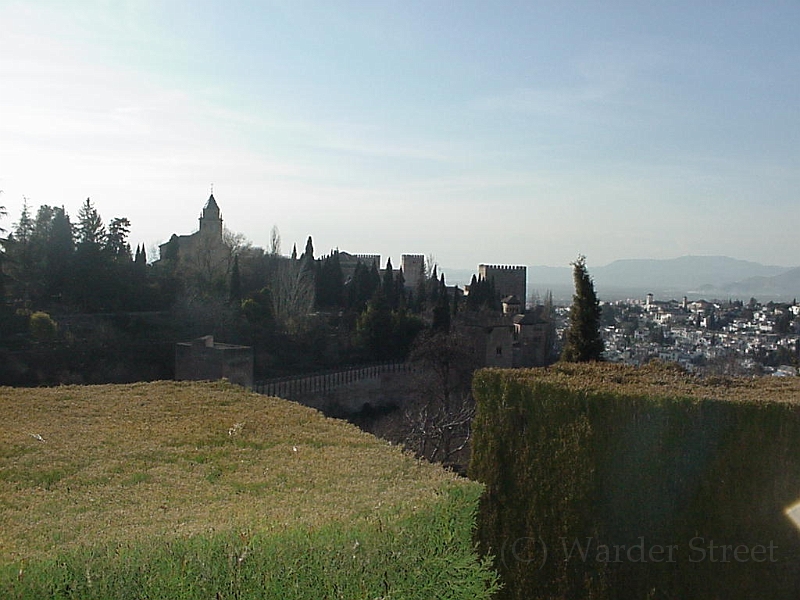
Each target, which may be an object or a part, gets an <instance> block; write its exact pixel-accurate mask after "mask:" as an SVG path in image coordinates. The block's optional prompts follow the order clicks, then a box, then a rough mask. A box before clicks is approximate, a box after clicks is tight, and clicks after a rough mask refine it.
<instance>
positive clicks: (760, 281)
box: [443, 256, 800, 302]
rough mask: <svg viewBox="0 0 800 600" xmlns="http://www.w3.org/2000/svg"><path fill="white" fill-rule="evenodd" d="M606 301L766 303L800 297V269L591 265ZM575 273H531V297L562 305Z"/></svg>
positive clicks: (709, 261)
mask: <svg viewBox="0 0 800 600" xmlns="http://www.w3.org/2000/svg"><path fill="white" fill-rule="evenodd" d="M588 268H589V274H590V275H591V276H592V278H593V279H594V283H595V290H596V291H597V295H598V296H599V297H600V299H601V300H615V299H620V298H631V297H637V298H641V297H644V296H645V295H646V294H648V293H652V294H653V295H654V296H655V297H656V298H657V299H661V300H667V299H671V298H675V299H680V298H681V297H683V296H688V297H689V298H690V299H696V298H705V299H722V300H726V299H728V298H740V299H743V300H748V299H749V298H751V297H755V298H756V299H758V300H760V301H763V302H766V301H769V300H775V301H790V300H792V299H793V298H795V297H800V267H795V268H790V267H779V266H774V265H762V264H760V263H756V262H751V261H746V260H737V259H734V258H730V257H727V256H681V257H679V258H673V259H663V260H657V259H625V260H617V261H614V262H612V263H610V264H608V265H605V266H602V267H592V266H591V265H589V267H588ZM443 271H444V272H445V273H446V276H447V278H448V283H451V284H452V283H457V284H461V285H463V283H468V282H469V279H470V277H471V275H472V273H471V272H468V271H466V270H463V269H453V270H452V271H449V272H448V270H447V269H443ZM572 285H573V284H572V268H571V267H546V266H529V267H528V291H529V293H533V292H537V293H539V294H540V295H541V294H543V293H544V292H546V291H547V290H550V291H552V292H553V295H554V297H555V298H556V300H557V301H559V300H560V301H564V300H568V299H569V298H570V297H571V294H572V291H571V290H572Z"/></svg>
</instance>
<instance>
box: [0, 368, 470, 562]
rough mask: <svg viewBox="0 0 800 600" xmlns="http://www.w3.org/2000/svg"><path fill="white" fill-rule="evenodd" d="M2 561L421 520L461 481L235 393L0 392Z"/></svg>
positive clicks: (224, 387)
mask: <svg viewBox="0 0 800 600" xmlns="http://www.w3.org/2000/svg"><path fill="white" fill-rule="evenodd" d="M0 414H2V427H0V557H1V558H0V561H2V562H5V563H20V562H21V561H29V560H33V561H35V560H37V559H39V558H42V557H45V556H48V555H52V553H53V552H58V553H62V552H70V551H71V550H73V549H78V548H80V547H84V548H85V547H93V546H106V547H108V546H113V545H116V544H119V545H123V544H136V543H137V542H138V541H144V540H147V541H152V540H154V539H156V540H157V539H162V538H163V539H171V538H172V539H174V538H181V537H189V536H192V535H196V534H203V533H213V532H223V531H236V532H241V534H242V535H247V533H248V532H255V531H258V532H270V531H281V530H284V529H286V528H288V527H298V526H299V527H307V528H309V529H313V528H315V527H317V526H319V525H321V524H324V523H330V522H336V521H342V522H343V521H348V522H349V523H353V522H355V523H358V522H359V521H365V522H372V523H374V522H376V521H380V520H381V519H391V517H392V515H398V514H409V513H413V512H414V511H415V510H416V509H417V507H424V506H425V505H426V503H427V502H429V501H431V500H432V499H435V498H436V497H437V496H438V495H440V494H442V492H443V491H444V490H446V489H449V488H451V487H452V486H470V485H476V484H472V483H469V482H466V481H463V480H461V481H458V479H457V477H456V476H455V475H453V474H451V473H448V472H446V471H444V470H442V469H441V468H439V467H438V466H434V465H431V464H427V463H423V462H420V461H418V460H416V459H414V458H413V457H412V456H410V455H408V454H405V453H403V452H402V451H401V449H399V448H397V447H393V446H390V445H389V444H388V443H387V442H384V441H382V440H379V439H377V438H375V437H373V436H371V435H368V434H366V433H363V432H362V431H360V430H359V429H357V428H356V427H355V426H352V425H349V424H347V423H345V422H343V421H338V420H333V419H328V418H325V417H324V416H322V415H321V414H320V413H317V412H315V411H313V410H311V409H308V408H305V407H302V406H300V405H297V404H294V403H291V402H287V401H283V400H279V399H276V398H269V397H265V396H260V395H257V394H254V393H250V392H247V391H245V390H243V389H242V388H238V387H236V386H233V385H230V384H226V383H222V382H220V383H188V382H157V383H142V384H133V385H123V386H88V387H81V386H74V387H73V386H69V387H58V388H37V389H11V388H0Z"/></svg>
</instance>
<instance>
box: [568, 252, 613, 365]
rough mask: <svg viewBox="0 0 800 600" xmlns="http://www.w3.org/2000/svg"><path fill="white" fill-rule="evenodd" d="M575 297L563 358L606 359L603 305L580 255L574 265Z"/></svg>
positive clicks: (583, 360) (578, 359)
mask: <svg viewBox="0 0 800 600" xmlns="http://www.w3.org/2000/svg"><path fill="white" fill-rule="evenodd" d="M572 267H573V271H572V276H573V279H574V281H575V295H574V296H573V297H572V308H571V309H570V312H569V328H568V329H567V340H566V344H565V345H564V352H563V353H562V355H561V357H562V359H563V360H565V361H569V362H589V361H598V360H602V354H603V350H604V344H603V338H602V337H601V336H600V313H601V309H600V303H599V302H598V300H597V296H596V294H595V291H594V282H593V281H592V278H591V277H590V276H589V273H588V271H587V270H586V257H585V256H582V255H579V256H578V259H577V260H576V261H575V262H574V263H572Z"/></svg>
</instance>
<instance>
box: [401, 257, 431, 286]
mask: <svg viewBox="0 0 800 600" xmlns="http://www.w3.org/2000/svg"><path fill="white" fill-rule="evenodd" d="M400 268H401V269H403V280H404V281H405V283H406V287H407V288H410V289H412V290H415V289H417V286H418V285H419V282H420V281H421V280H422V279H423V278H424V277H425V257H424V256H423V255H422V254H403V256H402V257H401V262H400Z"/></svg>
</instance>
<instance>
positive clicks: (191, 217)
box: [0, 0, 800, 269]
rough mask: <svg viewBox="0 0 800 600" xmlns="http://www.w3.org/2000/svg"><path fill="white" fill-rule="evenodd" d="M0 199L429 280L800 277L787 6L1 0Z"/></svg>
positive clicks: (159, 237) (798, 178) (799, 86)
mask: <svg viewBox="0 0 800 600" xmlns="http://www.w3.org/2000/svg"><path fill="white" fill-rule="evenodd" d="M0 23H2V28H3V33H2V36H0V190H2V194H0V205H4V206H5V207H6V209H7V211H8V216H7V217H5V218H4V219H2V220H0V227H4V228H5V229H13V224H14V223H15V222H16V221H17V220H18V218H19V214H20V211H21V208H22V205H23V202H24V201H26V200H27V202H28V204H29V206H31V207H32V208H33V209H35V208H37V207H38V206H40V205H42V204H49V205H56V206H64V207H65V208H66V210H67V212H68V213H69V214H70V216H71V217H72V218H73V221H74V220H75V219H76V217H77V214H78V211H79V208H80V206H81V204H82V203H83V202H84V201H85V199H86V198H87V197H89V198H91V200H92V202H93V203H94V205H95V206H96V208H97V209H98V210H99V212H100V214H101V215H102V216H103V218H104V220H105V221H106V222H108V221H110V220H111V219H112V218H115V217H127V218H128V219H130V221H131V223H132V230H131V239H130V242H131V244H132V245H133V246H134V247H135V246H136V245H138V244H144V245H145V247H146V248H147V249H148V256H149V258H150V259H154V258H156V257H157V256H156V255H157V250H156V249H157V245H158V244H159V243H163V242H165V241H166V240H167V239H169V237H170V236H171V235H172V234H173V233H178V234H188V233H192V232H193V231H195V230H196V229H197V227H198V222H197V218H198V216H199V213H200V211H201V209H202V208H203V205H204V204H205V202H206V200H207V198H208V196H209V193H210V191H211V189H212V185H213V193H214V196H215V198H216V200H217V202H218V204H219V205H220V207H221V209H222V214H223V218H224V219H225V225H226V226H227V227H228V228H229V229H231V230H232V231H234V232H237V233H240V234H242V235H244V236H245V237H246V238H247V239H248V240H249V241H250V242H252V243H253V244H254V245H256V246H262V247H267V246H268V245H269V240H270V230H271V229H272V227H273V226H277V227H278V229H279V231H280V234H281V240H282V250H283V252H284V253H285V254H288V253H289V252H291V247H292V244H295V243H296V244H297V247H298V250H299V251H302V249H303V247H304V246H305V240H306V238H307V237H308V236H309V235H310V236H312V238H313V242H314V248H315V254H316V255H317V256H319V255H323V254H327V253H328V252H330V251H331V250H333V249H335V248H338V249H340V250H344V251H347V252H351V253H363V254H367V253H369V254H380V255H381V256H382V257H383V258H382V260H383V262H385V261H386V258H388V257H391V258H392V261H393V263H394V265H395V266H397V265H398V264H399V262H400V255H401V254H404V253H408V254H424V255H426V256H432V257H433V258H434V259H435V261H436V262H437V263H438V264H439V265H440V267H443V268H446V267H451V268H454V269H456V268H458V269H470V268H471V269H475V268H476V266H477V265H478V264H479V263H491V264H513V265H549V266H568V265H569V263H570V262H571V261H574V260H575V258H576V256H577V255H579V254H582V255H585V256H586V257H587V258H586V262H587V265H588V266H589V267H590V269H591V266H592V265H605V264H608V263H610V262H612V261H614V260H617V259H625V258H675V257H678V256H683V255H689V254H692V255H727V256H732V257H734V258H740V259H746V260H752V261H757V262H762V263H765V264H772V265H782V266H796V265H798V264H800V257H797V256H796V254H797V249H798V245H797V231H798V223H800V202H798V199H799V198H798V195H799V194H800V169H799V168H798V166H800V110H798V107H800V35H799V34H798V24H799V23H800V3H798V2H796V1H795V0H791V1H786V2H770V1H768V0H767V1H752V2H739V1H735V0H728V1H725V2H716V1H710V2H709V1H706V2H697V1H696V0H692V1H682V0H677V1H672V2H657V3H656V2H642V1H641V0H636V1H631V2H615V1H609V2H571V1H569V0H567V1H563V0H562V1H558V2H555V1H554V2H537V1H534V0H528V1H520V2H511V1H503V0H499V1H493V2H477V1H470V0H462V1H454V0H449V1H438V0H426V1H423V2H417V1H416V0H399V1H393V2H384V1H381V0H372V1H365V2H355V1H337V0H327V1H320V2H310V1H308V2H307V1H304V0H286V1H284V0H278V1H271V0H260V1H257V2H245V1H236V0H227V1H224V2H222V1H220V2H216V1H204V0H186V1H184V0H170V1H167V2H165V1H164V0H153V1H146V0H142V1H136V2H129V1H125V0H73V1H71V2H49V1H44V0H41V1H40V0H35V1H32V0H25V1H21V2H15V1H8V0H0Z"/></svg>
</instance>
